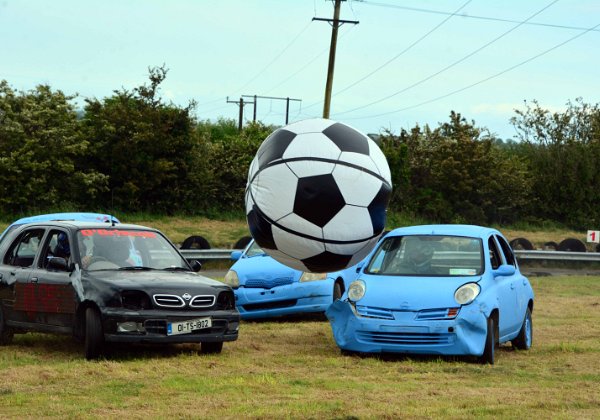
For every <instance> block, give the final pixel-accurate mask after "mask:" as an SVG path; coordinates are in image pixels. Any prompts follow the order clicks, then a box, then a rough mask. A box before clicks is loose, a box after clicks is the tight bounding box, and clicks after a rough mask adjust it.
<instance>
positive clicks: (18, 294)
mask: <svg viewBox="0 0 600 420" xmlns="http://www.w3.org/2000/svg"><path fill="white" fill-rule="evenodd" d="M44 233H45V229H43V228H30V229H26V230H24V231H23V232H21V233H20V234H19V235H18V236H17V237H16V238H15V239H14V241H13V242H12V244H11V245H10V246H9V247H8V250H7V252H6V253H5V254H4V256H3V258H2V265H1V266H0V281H1V282H2V286H3V287H2V292H1V293H2V305H3V308H4V311H5V315H6V317H7V321H9V323H10V322H17V323H33V322H35V320H36V315H37V309H36V302H35V284H32V283H31V282H30V277H31V272H32V270H33V264H34V262H35V260H36V257H37V255H38V253H39V252H38V251H39V247H40V243H41V241H42V238H43V236H44Z"/></svg>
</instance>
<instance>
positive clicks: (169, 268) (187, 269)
mask: <svg viewBox="0 0 600 420" xmlns="http://www.w3.org/2000/svg"><path fill="white" fill-rule="evenodd" d="M162 270H167V271H192V270H190V269H189V268H185V267H165V268H163V269H162Z"/></svg>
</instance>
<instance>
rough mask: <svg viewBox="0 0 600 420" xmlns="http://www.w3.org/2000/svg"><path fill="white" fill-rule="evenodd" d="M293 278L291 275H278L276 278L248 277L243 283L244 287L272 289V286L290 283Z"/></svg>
mask: <svg viewBox="0 0 600 420" xmlns="http://www.w3.org/2000/svg"><path fill="white" fill-rule="evenodd" d="M293 282H294V279H293V278H292V277H279V278H276V279H248V280H246V283H244V287H249V288H260V289H272V288H273V287H278V286H285V285H287V284H292V283H293Z"/></svg>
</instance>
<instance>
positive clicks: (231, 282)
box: [223, 270, 240, 289]
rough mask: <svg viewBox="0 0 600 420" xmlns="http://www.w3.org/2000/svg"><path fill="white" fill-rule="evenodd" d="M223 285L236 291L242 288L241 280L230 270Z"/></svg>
mask: <svg viewBox="0 0 600 420" xmlns="http://www.w3.org/2000/svg"><path fill="white" fill-rule="evenodd" d="M223 283H225V284H226V285H228V286H230V287H232V288H234V289H236V288H238V287H240V279H239V278H238V275H237V273H236V272H235V271H233V270H229V271H228V272H227V274H225V278H224V279H223Z"/></svg>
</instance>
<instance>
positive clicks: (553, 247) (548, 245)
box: [544, 241, 558, 251]
mask: <svg viewBox="0 0 600 420" xmlns="http://www.w3.org/2000/svg"><path fill="white" fill-rule="evenodd" d="M557 249H558V244H557V243H556V242H554V241H550V242H546V243H544V250H549V251H556V250H557Z"/></svg>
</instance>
